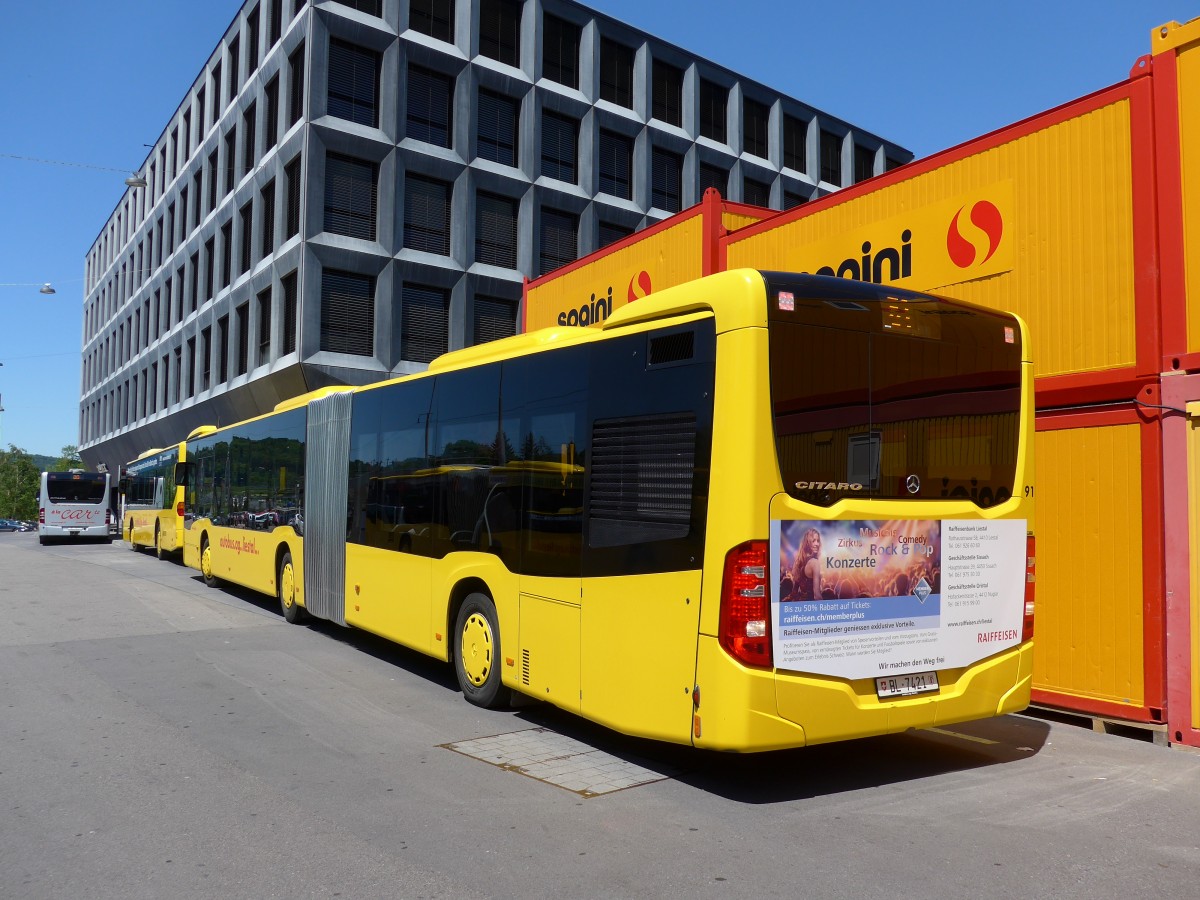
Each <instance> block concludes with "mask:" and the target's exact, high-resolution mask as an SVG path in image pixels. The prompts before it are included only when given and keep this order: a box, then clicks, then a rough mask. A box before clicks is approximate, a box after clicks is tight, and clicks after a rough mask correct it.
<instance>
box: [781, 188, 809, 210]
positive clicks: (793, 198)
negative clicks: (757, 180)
mask: <svg viewBox="0 0 1200 900" xmlns="http://www.w3.org/2000/svg"><path fill="white" fill-rule="evenodd" d="M807 202H808V198H807V197H806V196H804V195H803V194H798V193H796V192H795V191H784V192H783V208H784V209H791V208H792V207H794V206H799V205H800V204H801V203H807Z"/></svg>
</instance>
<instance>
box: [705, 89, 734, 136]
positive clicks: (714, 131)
mask: <svg viewBox="0 0 1200 900" xmlns="http://www.w3.org/2000/svg"><path fill="white" fill-rule="evenodd" d="M728 99H729V91H728V89H726V88H724V87H722V86H721V85H719V84H716V83H715V82H712V81H705V80H704V79H701V80H700V134H701V136H702V137H706V138H712V139H713V140H714V141H720V142H721V143H722V144H723V143H725V104H726V102H727V101H728Z"/></svg>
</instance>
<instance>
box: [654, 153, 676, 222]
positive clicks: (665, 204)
mask: <svg viewBox="0 0 1200 900" xmlns="http://www.w3.org/2000/svg"><path fill="white" fill-rule="evenodd" d="M650 195H651V205H652V206H656V207H658V208H659V209H665V210H666V211H667V212H679V210H680V208H681V203H682V202H683V201H682V197H683V157H682V156H680V155H679V154H678V153H672V152H671V151H669V150H663V149H661V148H659V147H655V148H654V150H653V152H652V153H651V155H650Z"/></svg>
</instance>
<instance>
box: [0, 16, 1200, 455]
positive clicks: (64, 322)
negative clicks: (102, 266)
mask: <svg viewBox="0 0 1200 900" xmlns="http://www.w3.org/2000/svg"><path fill="white" fill-rule="evenodd" d="M591 5H592V6H593V8H595V9H598V10H600V11H601V12H603V13H606V14H607V15H609V16H611V17H613V18H615V19H620V20H623V21H626V22H628V23H630V24H631V25H633V26H635V27H637V28H641V29H644V30H646V31H648V32H650V33H651V34H654V35H656V36H658V37H659V38H662V39H663V40H666V41H669V42H671V43H674V44H677V45H679V46H681V47H684V48H687V49H688V50H690V51H692V52H694V53H697V54H699V55H701V56H704V57H707V58H708V59H710V60H712V61H713V62H716V63H718V64H720V65H723V66H725V67H727V68H730V69H733V70H735V71H738V72H741V73H743V74H745V75H747V76H749V77H751V78H754V79H755V80H757V81H760V82H762V83H764V84H767V85H770V86H771V87H773V88H776V89H778V90H780V91H782V92H784V93H786V94H790V95H792V96H795V97H797V98H799V99H801V100H804V101H805V102H807V103H810V104H811V105H813V106H815V107H817V108H818V109H821V110H824V111H826V112H828V113H830V114H833V115H836V116H838V117H840V118H842V119H846V120H848V121H850V122H852V123H854V124H855V125H857V126H860V127H862V128H864V129H866V130H867V131H870V132H873V133H874V134H876V135H878V136H880V137H883V138H887V139H888V140H892V141H895V142H896V143H899V144H901V145H903V146H905V147H908V148H909V149H910V150H912V151H913V152H915V153H916V154H917V156H927V155H929V154H931V153H934V152H937V151H938V150H942V149H945V148H947V147H951V146H954V145H955V144H959V143H962V142H963V141H966V140H969V139H971V138H973V137H976V136H978V135H980V134H984V133H986V132H988V131H992V130H994V129H996V128H1001V127H1003V126H1005V125H1008V124H1010V123H1012V122H1015V121H1018V120H1020V119H1023V118H1025V117H1027V116H1030V115H1033V114H1035V113H1038V112H1041V111H1042V110H1045V109H1049V108H1051V107H1053V106H1057V105H1059V104H1061V103H1065V102H1067V101H1069V100H1072V99H1074V98H1076V97H1079V96H1082V95H1083V94H1087V93H1090V92H1092V91H1095V90H1098V89H1100V88H1102V87H1106V86H1107V85H1110V84H1113V83H1115V82H1118V81H1121V80H1123V79H1124V78H1126V77H1127V76H1128V73H1129V70H1130V68H1132V66H1133V63H1134V61H1135V60H1136V59H1137V58H1138V57H1139V56H1141V55H1143V54H1145V53H1147V52H1148V51H1149V49H1150V31H1151V29H1152V28H1154V27H1156V26H1158V25H1161V24H1163V23H1164V22H1168V21H1170V20H1172V19H1176V20H1178V21H1185V20H1187V19H1189V18H1192V17H1194V16H1198V15H1200V3H1198V4H1197V5H1196V6H1195V7H1194V8H1191V9H1188V8H1186V7H1183V6H1181V5H1180V4H1179V3H1165V2H1159V0H1124V2H1119V0H1093V2H1083V0H1062V2H1056V0H1048V2H1045V0H1044V2H1040V3H1033V2H1026V0H1009V2H1007V3H999V2H993V3H971V2H962V0H958V2H950V0H923V2H917V3H911V4H896V3H883V2H878V3H877V2H858V3H842V4H834V3H804V2H799V0H792V2H780V0H775V2H766V0H738V2H737V3H734V4H701V3H697V2H695V0H652V2H646V0H596V2H595V3H593V4H591ZM240 7H241V3H240V2H235V0H201V2H197V0H186V2H185V0H104V2H101V3H97V2H95V0H91V2H83V0H47V2H44V3H40V4H34V3H19V2H16V0H0V123H2V127H0V363H3V366H2V367H0V401H2V403H3V408H4V412H3V414H0V446H2V447H4V448H5V449H7V447H8V445H9V444H15V445H16V446H18V447H20V448H22V449H24V450H27V451H29V452H31V453H42V454H46V455H57V453H58V451H59V449H60V448H61V447H63V446H64V445H66V444H76V443H78V440H79V438H78V421H79V389H80V348H81V344H82V329H81V315H80V313H81V309H82V302H83V260H84V255H85V254H86V252H87V250H88V248H89V247H90V246H91V243H92V241H93V240H94V239H95V237H96V235H97V233H98V232H99V230H100V227H101V225H103V224H104V222H105V221H106V220H107V218H108V216H109V214H110V213H111V212H112V210H113V209H114V208H115V207H116V205H117V203H118V201H119V200H120V199H121V196H122V194H123V192H124V190H125V186H124V184H123V183H122V182H123V177H124V172H125V171H128V170H133V169H135V168H138V167H139V166H140V165H141V163H142V162H143V160H144V159H145V155H146V153H147V152H148V149H147V147H145V146H144V145H145V144H153V143H154V141H156V140H157V139H158V137H159V135H160V134H161V132H162V129H163V126H164V125H165V124H166V122H167V119H168V117H169V116H170V115H171V114H172V113H173V112H174V111H175V109H176V107H177V106H178V104H179V102H180V100H182V98H183V94H184V92H185V91H186V90H187V89H188V88H189V87H190V86H191V84H192V82H193V80H194V78H195V77H196V75H197V73H198V72H199V70H200V67H201V65H202V64H203V63H204V61H205V60H207V58H208V55H209V53H210V52H211V51H212V49H213V48H214V47H215V46H216V43H217V41H218V40H219V39H220V38H221V36H222V35H223V34H224V32H225V29H226V27H227V26H228V25H229V23H230V21H232V19H233V16H234V14H235V13H236V12H237V10H238V9H239V8H240ZM730 9H733V10H736V13H737V14H736V15H735V16H732V17H730V16H728V15H726V16H724V17H719V14H722V13H726V11H728V10H730ZM12 157H27V158H33V159H40V160H58V161H63V162H70V163H80V164H83V165H80V166H65V165H53V164H47V163H38V162H30V161H28V160H27V159H13V158H12ZM103 167H108V168H111V169H114V170H117V171H107V170H106V169H105V168H103ZM47 281H48V282H51V283H52V284H53V285H54V287H55V289H56V291H57V293H56V294H54V295H53V296H43V295H41V294H39V292H38V285H40V284H41V283H43V282H47Z"/></svg>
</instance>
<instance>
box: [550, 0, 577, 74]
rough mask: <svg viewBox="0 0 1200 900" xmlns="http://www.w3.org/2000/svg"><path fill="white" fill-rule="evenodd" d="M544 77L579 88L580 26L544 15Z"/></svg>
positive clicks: (556, 17)
mask: <svg viewBox="0 0 1200 900" xmlns="http://www.w3.org/2000/svg"><path fill="white" fill-rule="evenodd" d="M542 75H543V76H545V77H546V78H549V79H550V80H551V81H557V82H558V83H559V84H565V85H566V86H567V87H573V88H577V87H579V26H578V25H576V24H575V23H573V22H567V21H565V20H564V19H560V18H559V17H558V16H552V15H550V14H549V13H542Z"/></svg>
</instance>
